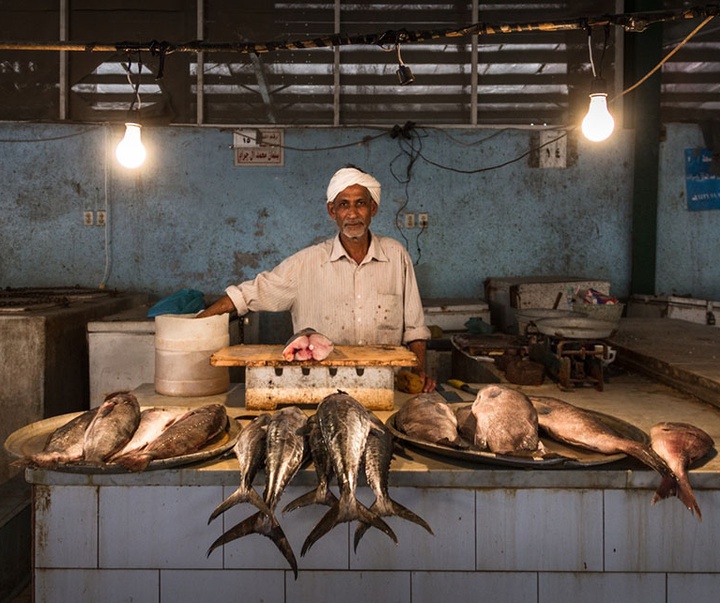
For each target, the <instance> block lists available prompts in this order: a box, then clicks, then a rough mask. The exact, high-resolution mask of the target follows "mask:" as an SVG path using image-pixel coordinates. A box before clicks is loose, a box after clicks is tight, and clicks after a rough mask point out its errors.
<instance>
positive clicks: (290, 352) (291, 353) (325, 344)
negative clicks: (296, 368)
mask: <svg viewBox="0 0 720 603" xmlns="http://www.w3.org/2000/svg"><path fill="white" fill-rule="evenodd" d="M333 349H334V345H333V342H332V341H330V340H329V339H328V338H327V337H325V335H323V334H322V333H318V332H317V331H316V330H315V329H303V330H302V331H298V332H297V333H295V334H294V335H293V336H292V337H291V338H290V339H289V340H288V341H287V343H286V344H285V348H284V349H283V351H282V355H283V358H284V359H285V360H287V361H288V362H291V361H293V360H325V358H327V357H328V356H329V355H330V353H331V352H332V351H333Z"/></svg>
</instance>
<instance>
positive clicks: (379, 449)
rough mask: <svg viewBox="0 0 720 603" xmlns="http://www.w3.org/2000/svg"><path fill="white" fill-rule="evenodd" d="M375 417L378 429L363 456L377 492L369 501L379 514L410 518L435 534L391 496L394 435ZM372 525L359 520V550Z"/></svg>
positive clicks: (356, 534)
mask: <svg viewBox="0 0 720 603" xmlns="http://www.w3.org/2000/svg"><path fill="white" fill-rule="evenodd" d="M372 420H373V425H374V426H375V427H376V428H377V430H376V431H375V430H372V431H370V433H369V434H368V439H367V444H366V445H365V459H364V464H365V478H366V479H367V483H368V486H370V488H371V489H372V491H373V493H374V494H375V502H373V504H372V505H370V511H371V512H373V513H375V514H377V515H378V516H379V517H393V516H397V517H401V518H402V519H407V520H408V521H412V522H413V523H416V524H418V525H419V526H421V527H423V528H425V529H426V530H427V531H428V532H430V534H432V533H433V531H432V528H431V527H430V526H429V525H428V523H427V522H426V521H425V520H424V519H422V518H421V517H420V516H418V515H416V514H415V513H413V512H412V511H411V510H410V509H408V508H407V507H404V506H403V505H401V504H400V503H399V502H397V501H394V500H393V499H392V498H390V492H389V490H388V481H389V476H390V464H391V462H392V456H393V448H394V441H393V436H392V434H391V433H390V431H389V430H388V429H387V428H386V427H385V426H384V425H383V424H382V422H381V421H380V420H379V419H378V418H377V417H375V416H372ZM369 528H370V524H368V523H366V522H364V521H361V522H360V523H358V526H357V528H355V540H354V548H355V550H357V545H358V543H359V542H360V539H361V538H362V537H363V535H364V534H365V532H366V531H367V530H368V529H369Z"/></svg>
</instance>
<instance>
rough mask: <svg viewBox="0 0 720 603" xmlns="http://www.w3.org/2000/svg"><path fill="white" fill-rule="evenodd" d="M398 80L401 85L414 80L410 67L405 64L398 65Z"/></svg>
mask: <svg viewBox="0 0 720 603" xmlns="http://www.w3.org/2000/svg"><path fill="white" fill-rule="evenodd" d="M397 76H398V80H400V85H401V86H407V85H408V84H412V83H413V82H414V81H415V76H414V75H413V72H412V69H410V67H408V66H407V65H400V66H399V67H398V70H397Z"/></svg>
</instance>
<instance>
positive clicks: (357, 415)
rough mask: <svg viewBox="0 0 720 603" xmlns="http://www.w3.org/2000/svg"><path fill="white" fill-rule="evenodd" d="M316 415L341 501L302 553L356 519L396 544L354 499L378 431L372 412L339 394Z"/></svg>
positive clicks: (326, 400)
mask: <svg viewBox="0 0 720 603" xmlns="http://www.w3.org/2000/svg"><path fill="white" fill-rule="evenodd" d="M316 414H317V417H318V422H319V424H320V431H321V433H322V436H323V440H324V441H325V446H326V447H327V449H328V452H329V454H330V459H331V461H332V467H333V472H334V473H335V475H336V477H337V481H338V486H339V488H340V499H339V500H338V502H337V503H335V504H333V506H332V507H330V509H329V510H328V512H327V513H326V514H325V515H324V516H323V517H322V519H321V520H320V521H319V522H318V524H317V525H316V526H315V527H314V528H313V530H312V531H311V532H310V534H309V535H308V537H307V538H306V539H305V542H304V543H303V547H302V551H301V553H300V554H301V555H303V556H304V555H305V553H306V552H307V551H308V550H309V549H310V547H311V546H312V545H313V544H314V543H315V542H317V540H318V539H319V538H321V537H322V536H324V535H325V534H327V533H328V532H329V531H330V530H331V529H332V528H334V527H335V526H336V525H338V524H340V523H343V522H349V521H353V520H361V521H365V522H366V523H370V524H372V525H373V526H374V527H376V528H378V529H379V530H382V531H383V532H385V534H387V535H388V536H389V537H390V538H391V539H392V540H393V541H394V542H397V537H396V536H395V533H394V532H393V531H392V530H391V529H390V526H388V525H387V524H386V523H385V522H384V521H383V520H382V519H381V518H380V517H379V516H378V515H377V514H375V513H373V512H372V511H370V510H369V509H368V508H367V507H365V506H364V505H363V504H362V503H361V502H360V501H358V499H357V498H356V496H355V493H356V490H357V482H358V474H359V472H360V466H361V464H362V462H363V459H364V456H365V446H366V443H367V438H368V434H369V433H370V430H371V429H376V427H374V426H373V423H372V420H371V419H370V413H369V411H368V410H367V409H366V408H365V407H364V406H362V404H360V402H358V401H357V400H355V399H354V398H353V397H351V396H349V395H347V394H346V393H344V392H339V393H337V394H330V395H329V396H326V397H325V398H324V399H323V401H322V402H320V404H319V405H318V407H317V411H316Z"/></svg>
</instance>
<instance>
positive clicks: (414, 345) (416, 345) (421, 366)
mask: <svg viewBox="0 0 720 603" xmlns="http://www.w3.org/2000/svg"><path fill="white" fill-rule="evenodd" d="M407 346H408V348H409V350H410V351H411V352H412V353H413V354H415V356H417V359H418V366H416V367H414V368H413V369H412V372H413V373H415V374H416V375H419V376H420V377H422V378H423V379H424V380H425V385H424V386H423V393H430V392H433V391H435V385H436V382H435V379H433V378H432V377H431V376H430V375H428V374H427V373H426V372H425V350H426V348H427V343H426V341H425V340H424V339H418V340H416V341H410V342H408V344H407Z"/></svg>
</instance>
